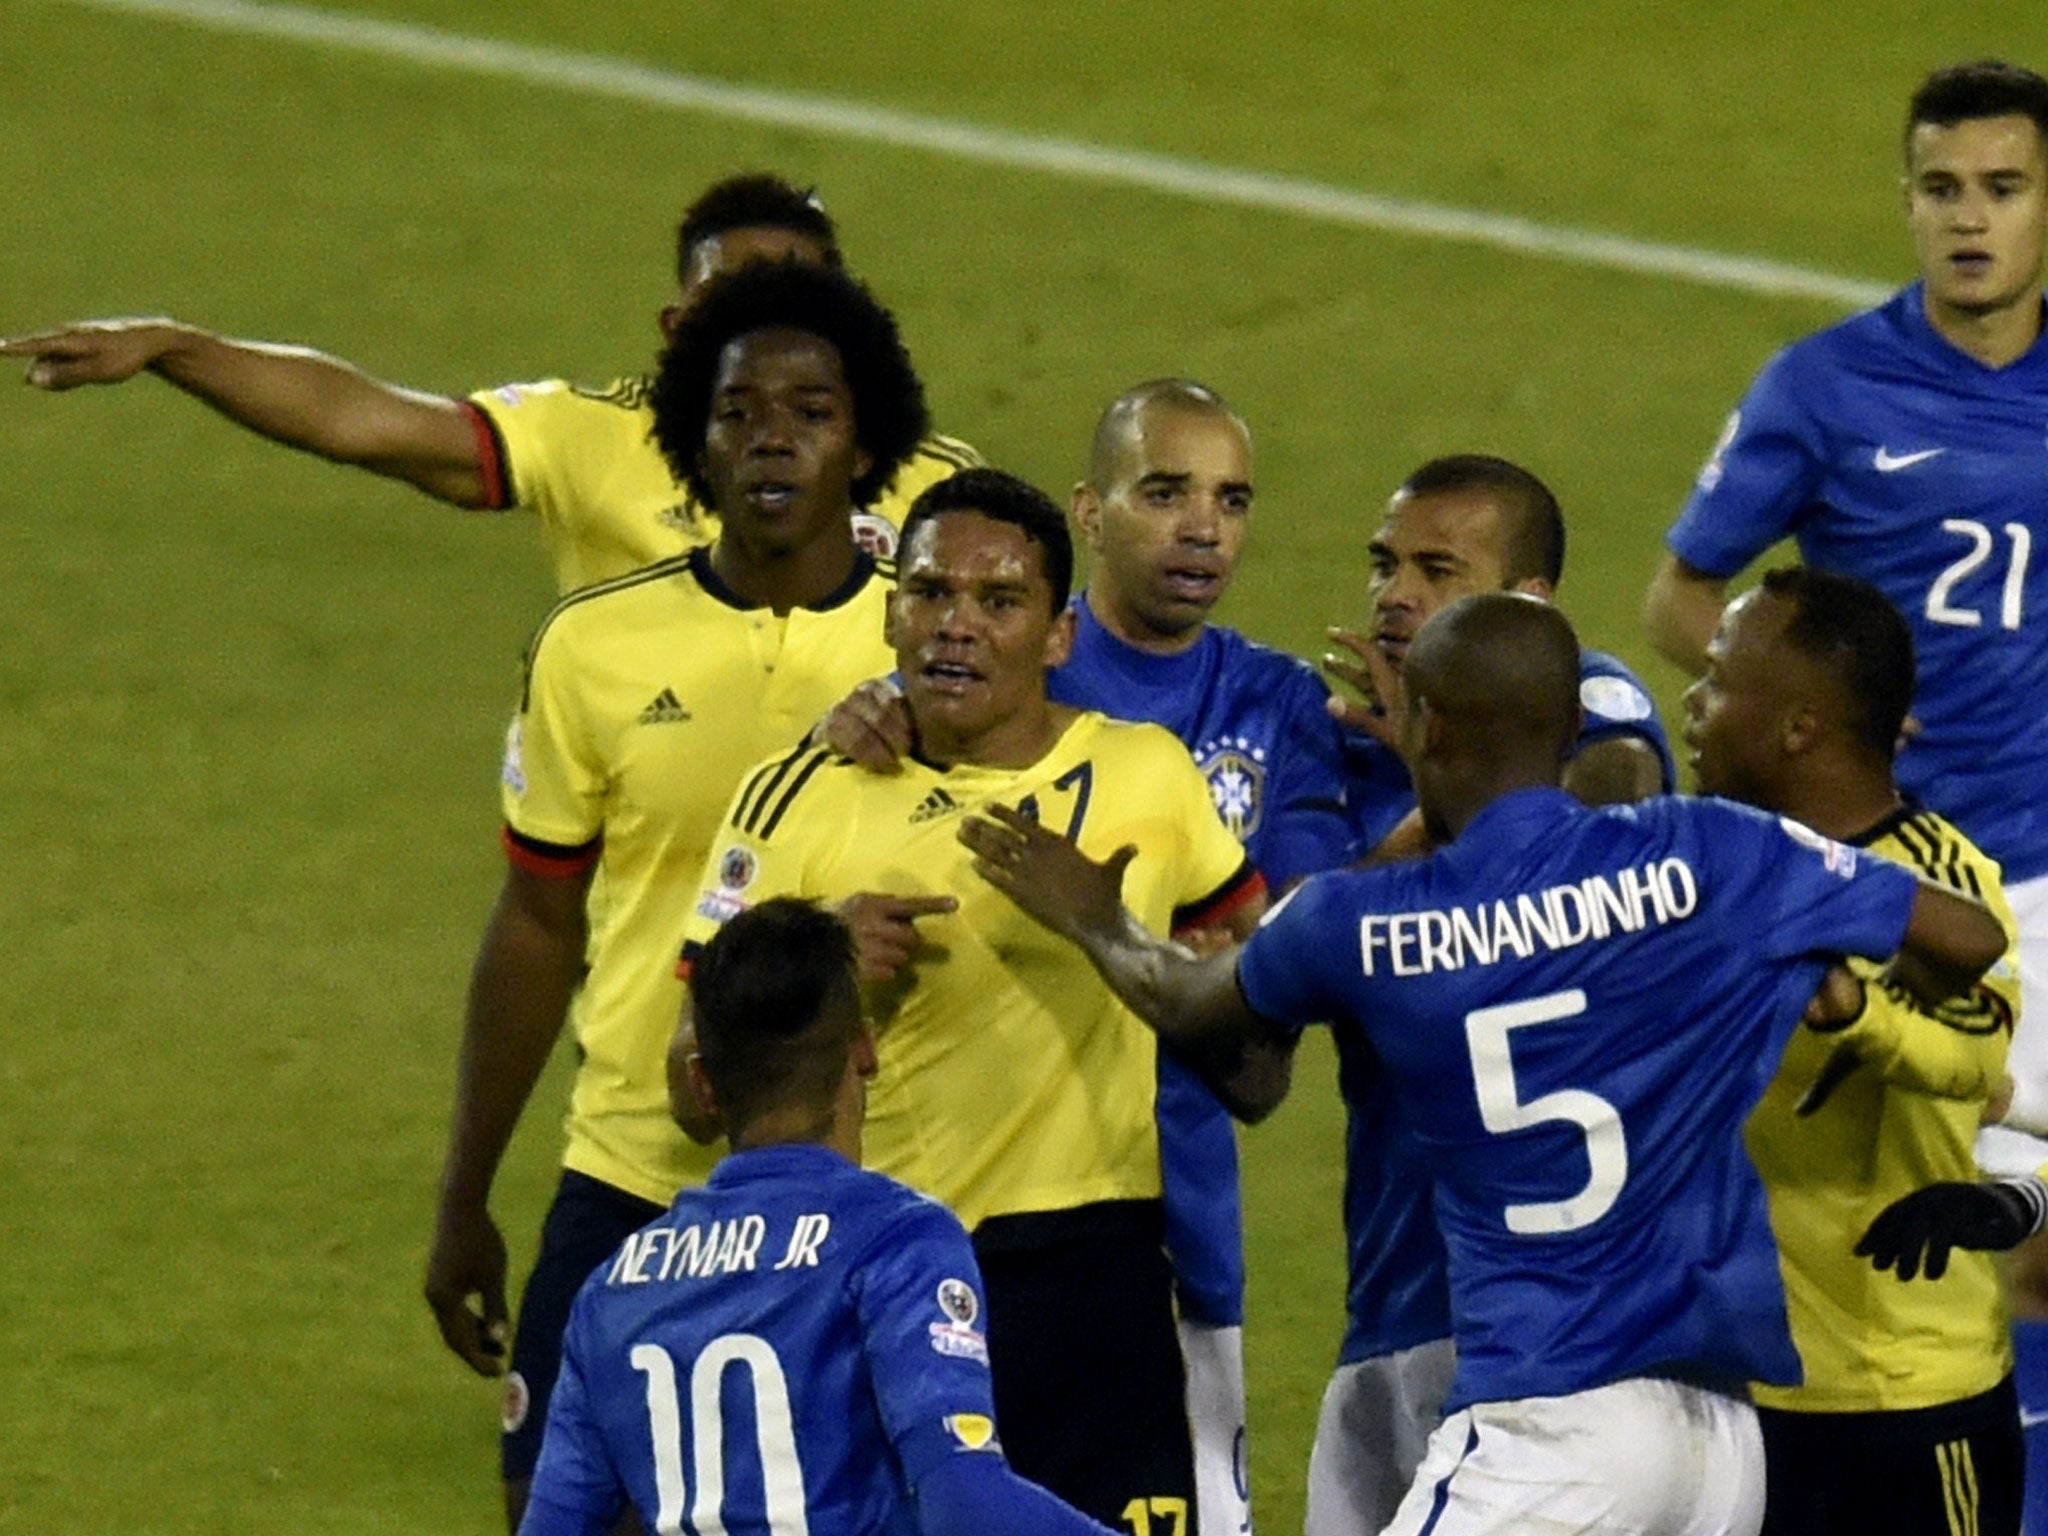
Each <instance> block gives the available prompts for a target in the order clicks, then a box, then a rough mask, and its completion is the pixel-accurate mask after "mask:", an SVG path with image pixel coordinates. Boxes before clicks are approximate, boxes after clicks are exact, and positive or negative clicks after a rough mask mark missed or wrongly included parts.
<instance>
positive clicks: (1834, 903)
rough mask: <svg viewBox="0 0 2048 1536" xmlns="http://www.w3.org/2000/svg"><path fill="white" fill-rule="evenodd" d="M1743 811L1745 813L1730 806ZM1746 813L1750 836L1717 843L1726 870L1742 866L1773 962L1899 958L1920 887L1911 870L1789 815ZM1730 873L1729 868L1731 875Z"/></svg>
mask: <svg viewBox="0 0 2048 1536" xmlns="http://www.w3.org/2000/svg"><path fill="white" fill-rule="evenodd" d="M1726 809H1728V810H1729V811H1731V812H1732V811H1735V810H1737V809H1738V808H1737V807H1733V806H1730V807H1727V808H1726ZM1744 814H1745V816H1746V817H1748V818H1749V820H1750V822H1751V826H1750V829H1749V830H1748V835H1747V836H1741V835H1735V834H1732V833H1731V835H1730V836H1728V837H1725V838H1716V839H1714V843H1713V846H1714V847H1715V849H1716V851H1717V852H1718V853H1719V854H1721V855H1722V862H1723V863H1724V865H1729V864H1733V863H1735V862H1736V861H1740V865H1741V869H1742V875H1739V876H1737V877H1736V878H1737V880H1741V879H1743V878H1744V877H1746V878H1747V881H1748V883H1749V884H1750V885H1751V886H1752V887H1753V891H1754V894H1753V897H1752V899H1751V901H1750V902H1749V903H1748V910H1749V911H1752V912H1754V913H1756V914H1757V918H1758V927H1759V928H1760V929H1761V930H1762V936H1763V943H1764V945H1765V948H1766V952H1767V953H1769V954H1770V956H1771V957H1772V958H1773V959H1792V958H1795V957H1797V956H1800V955H1816V954H1820V955H1862V956H1865V957H1867V958H1869V959H1873V960H1882V959H1885V958H1887V957H1889V956H1891V955H1893V954H1896V953H1897V952H1898V948H1899V945H1900V944H1901V943H1903V942H1904V940H1905V937H1906V923H1907V920H1908V919H1909V918H1910V917H1911V916H1912V912H1913V902H1914V900H1915V898H1916V897H1917V896H1918V894H1919V890H1920V882H1919V879H1918V878H1917V877H1916V876H1915V875H1914V874H1913V872H1912V871H1911V870H1909V869H1907V868H1905V866H1903V865H1900V864H1894V863H1893V862H1892V861H1891V860H1890V859H1884V858H1879V857H1878V856H1877V855H1875V854H1871V853H1865V852H1863V851H1862V850H1860V849H1856V848H1851V847H1849V846H1848V845H1847V844H1844V843H1838V842H1835V841H1834V840H1833V839H1832V838H1827V837H1823V836H1821V834H1820V833H1818V832H1815V831H1814V830H1813V829H1812V828H1810V827H1806V826H1803V825H1801V824H1800V823H1799V822H1796V821H1793V820H1791V819H1790V818H1789V817H1782V816H1777V817H1774V816H1767V815H1764V814H1762V813H1761V812H1747V811H1746V809H1745V810H1744ZM1724 873H1725V870H1724Z"/></svg>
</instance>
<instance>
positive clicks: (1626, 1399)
mask: <svg viewBox="0 0 2048 1536" xmlns="http://www.w3.org/2000/svg"><path fill="white" fill-rule="evenodd" d="M1763 1517H1764V1443H1763V1436H1762V1435H1761V1434H1760V1433H1759V1432H1758V1430H1757V1424H1756V1410H1754V1409H1753V1408H1751V1407H1750V1406H1749V1404H1747V1403H1745V1402H1740V1401H1738V1400H1736V1399H1735V1398H1732V1397H1724V1396H1722V1395H1721V1394H1720V1393H1718V1392H1708V1391H1705V1390H1703V1389H1701V1388H1699V1387H1688V1386H1682V1385H1680V1384H1679V1383H1677V1382H1675V1381H1661V1380H1655V1379H1652V1378H1648V1377H1635V1378H1632V1379H1630V1380H1628V1381H1618V1382H1615V1383H1613V1384H1612V1385H1609V1386H1605V1387H1597V1388H1595V1389H1594V1390H1592V1391H1590V1392H1575V1393H1573V1394H1571V1395H1570V1396H1568V1397H1525V1398H1522V1399H1519V1400H1518V1401H1513V1402H1504V1403H1479V1404H1476V1405H1474V1406H1473V1407H1470V1408H1465V1409H1461V1410H1460V1411H1458V1412H1457V1413H1454V1414H1452V1415H1451V1416H1450V1417H1449V1418H1447V1419H1445V1420H1444V1422H1443V1424H1442V1425H1441V1426H1440V1427H1439V1428H1438V1429H1437V1432H1436V1433H1435V1434H1434V1435H1432V1436H1431V1437H1430V1441H1429V1454H1428V1455H1427V1456H1425V1457H1424V1458H1423V1460H1422V1468H1421V1470H1420V1471H1419V1472H1417V1473H1416V1475H1415V1486H1414V1487H1413V1488H1411V1489H1409V1490H1408V1497H1407V1498H1405V1499H1403V1500H1402V1501H1401V1508H1400V1512H1399V1513H1398V1514H1396V1515H1395V1516H1394V1519H1393V1523H1392V1524H1390V1525H1389V1526H1387V1528H1386V1536H1510V1533H1513V1536H1567V1533H1579V1532H1586V1533H1592V1532H1598V1533H1600V1536H1756V1532H1757V1531H1758V1529H1759V1528H1760V1527H1761V1526H1762V1524H1763Z"/></svg>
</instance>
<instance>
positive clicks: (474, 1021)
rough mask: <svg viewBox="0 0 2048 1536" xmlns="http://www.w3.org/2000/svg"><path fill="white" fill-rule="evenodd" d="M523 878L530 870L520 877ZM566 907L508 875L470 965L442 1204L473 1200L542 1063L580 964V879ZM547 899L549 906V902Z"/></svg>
mask: <svg viewBox="0 0 2048 1536" xmlns="http://www.w3.org/2000/svg"><path fill="white" fill-rule="evenodd" d="M519 878H523V879H525V880H528V881H531V880H532V879H533V878H534V877H519ZM558 883H559V884H560V885H562V886H564V887H573V888H574V892H575V906H574V908H573V916H572V915H571V914H570V913H569V912H564V911H562V910H559V909H560V908H561V906H562V901H561V898H563V897H566V896H567V895H568V894H569V892H568V891H566V890H565V891H562V892H558V893H554V896H553V897H551V898H550V899H549V901H548V903H547V907H545V908H543V910H541V911H538V912H537V911H535V910H534V908H533V906H532V905H531V904H529V903H526V902H522V901H521V899H520V893H519V891H518V890H517V885H518V879H515V880H514V881H512V882H508V884H507V888H506V891H505V892H504V893H503V894H502V895H501V896H500V897H499V900H498V905H497V907H496V908H495V909H494V910H493V912H492V913H491V918H490V922H489V924H488V925H487V926H486V928H485V930H484V938H483V943H482V945H481V946H480V947H479V949H478V951H477V958H476V965H475V968H474V969H473V970H472V972H471V974H470V984H469V1002H468V1008H467V1011H466V1013H465V1016H464V1020H463V1030H462V1049H461V1055H460V1057H459V1059H458V1062H457V1067H456V1084H455V1110H454V1115H453V1117H452V1122H451V1126H450V1131H449V1141H448V1154H447V1161H446V1163H445V1164H444V1166H443V1169H442V1174H441V1199H442V1202H443V1204H444V1205H450V1206H461V1207H467V1208H478V1207H481V1206H482V1205H483V1204H484V1203H485V1202H486V1201H487V1200H488V1198H489V1195H490V1190H491V1183H492V1180H493V1179H494V1178H495V1177H496V1176H497V1171H498V1164H499V1162H500V1161H501V1160H502V1159H503V1157H504V1155H505V1148H506V1147H507V1146H509V1145H510V1144H511V1140H512V1133H513V1131H514V1130H515V1129H516V1128H517V1126H518V1124H519V1117H520V1115H521V1114H522V1113H523V1112H524V1110H525V1108H526V1101H527V1100H528V1099H529V1098H530V1097H531V1096H532V1094H533V1086H534V1084H535V1083H536V1082H538V1081H539V1079H540V1074H541V1072H542V1071H543V1070H544V1069H545V1068H546V1066H547V1060H548V1054H549V1052H550V1051H551V1050H552V1049H553V1048H554V1043H555V1039H556V1037H557V1036H558V1035H560V1033H561V1030H562V1021H563V1019H564V1018H565V1017H566V1016H567V1013H568V1008H569V1000H570V998H571V996H572V995H573V994H574V992H575V990H576V985H577V982H578V981H579V979H580V978H581V975H582V970H583V941H584V927H583V922H582V917H581V912H582V907H581V892H582V882H578V881H561V882H558ZM549 908H552V909H554V910H549Z"/></svg>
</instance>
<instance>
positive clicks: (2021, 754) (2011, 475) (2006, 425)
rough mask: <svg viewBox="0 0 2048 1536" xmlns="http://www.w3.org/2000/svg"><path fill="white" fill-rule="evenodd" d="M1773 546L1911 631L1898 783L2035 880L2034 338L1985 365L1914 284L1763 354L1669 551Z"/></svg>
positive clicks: (2044, 343)
mask: <svg viewBox="0 0 2048 1536" xmlns="http://www.w3.org/2000/svg"><path fill="white" fill-rule="evenodd" d="M1787 536H1790V537H1793V538H1796V539H1797V540H1798V544H1799V552H1800V555H1801V557H1802V558H1803V559H1804V560H1805V561H1806V562H1807V563H1808V564H1809V565H1815V566H1820V567H1822V568H1824V569H1827V570H1833V571H1841V572H1845V573H1846V574H1848V575H1851V576H1859V577H1861V578H1862V579H1863V580H1865V581H1868V582H1870V583H1871V584H1872V585H1874V586H1876V587H1878V588H1879V589H1880V590H1882V591H1883V592H1884V594H1885V595H1886V596H1887V597H1889V598H1890V599H1891V600H1892V602H1893V603H1894V604H1895V605H1896V606H1897V608H1898V609H1899V611H1900V612H1901V613H1903V614H1904V615H1905V616H1906V618H1907V621H1908V622H1909V623H1910V624H1911V625H1912V627H1913V640H1914V644H1915V645H1916V646H1917V647H1918V649H1919V679H1918V688H1917V691H1916V693H1915V695H1914V705H1913V713H1914V715H1915V716H1916V717H1917V718H1918V719H1919V721H1920V726H1921V729H1920V731H1919V733H1918V734H1917V735H1916V736H1914V737H1913V739H1912V740H1911V741H1910V742H1908V744H1907V746H1906V749H1905V751H1904V752H1903V753H1902V754H1901V755H1900V757H1899V763H1898V778H1899V782H1900V784H1901V785H1902V786H1904V787H1905V788H1906V789H1907V790H1908V791H1910V792H1911V793H1912V794H1913V795H1914V796H1916V797H1917V798H1918V799H1920V800H1921V801H1923V802H1924V803H1925V804H1927V805H1929V806H1931V807H1932V808H1933V809H1935V810H1937V811H1940V812H1941V813H1942V814H1943V815H1944V816H1946V817H1948V818H1949V819H1950V820H1951V821H1953V822H1955V823H1956V825H1957V826H1959V827H1961V828H1962V829H1963V830H1964V831H1965V832H1966V833H1968V834H1969V836H1970V838H1971V839H1972V840H1973V841H1974V842H1976V843H1977V845H1978V846H1979V847H1981V848H1982V849H1983V850H1984V851H1985V852H1986V853H1988V854H1990V855H1991V856H1992V857H1993V858H1995V859H1997V860H1998V861H1999V862H2000V863H2001V864H2002V865H2003V866H2004V868H2005V874H2006V878H2007V880H2008V881H2009V882H2010V881H2013V880H2029V879H2032V878H2034V877H2035V876H2037V875H2042V874H2048V795H2044V794H2043V792H2042V787H2041V784H2042V778H2043V775H2044V773H2048V543H2044V541H2048V336H2044V337H2043V338H2042V339H2041V340H2038V341H2036V342H2035V344H2034V346H2033V348H2032V350H2031V351H2029V352H2028V353H2027V354H2026V355H2025V356H2024V357H2021V358H2020V359H2019V360H2018V361H2016V362H2014V363H2012V364H2010V365H2009V366H2007V367H2004V368H1996V369H1994V368H1987V367H1985V366H1984V365H1983V364H1982V363H1979V362H1978V361H1977V360H1976V359H1975V358H1973V357H1970V356H1969V355H1968V354H1967V353H1964V352H1961V351H1958V350H1957V349H1956V348H1954V347H1952V346H1950V345H1949V344H1948V343H1947V342H1946V341H1944V340H1943V339H1942V338H1941V336H1940V335H1939V334H1938V333H1937V332H1936V331H1935V330H1934V328H1933V326H1931V325H1929V324H1928V322H1927V316H1926V312H1925V310H1924V309H1923V308H1922V294H1921V289H1920V285H1919V284H1917V283H1916V284H1914V285H1913V286H1911V287H1909V288H1906V289H1904V290H1902V291H1901V292H1899V293H1898V294H1896V295H1894V296H1893V297H1892V299H1891V300H1890V301H1888V302H1887V303H1885V304H1883V305H1882V306H1880V307H1879V308H1877V309H1874V310H1869V311H1867V312H1865V313H1863V314H1860V315H1856V316H1854V317H1852V318H1851V319H1849V320H1847V321H1844V322H1843V323H1842V324H1840V325H1837V326H1834V327H1833V328H1831V329H1829V330H1825V331H1821V332H1819V333H1818V334H1816V335H1813V336H1809V337H1807V338H1805V339H1804V340H1801V341H1798V342H1795V343H1794V344H1793V345H1792V346H1790V347H1788V348H1787V349H1786V350H1785V351H1783V352H1781V353H1779V354H1778V355H1777V357H1775V358H1773V359H1772V360H1771V362H1770V363H1769V364H1768V365H1767V366H1766V367H1765V368H1764V370H1763V372H1762V373H1761V374H1759V375H1758V376H1757V380H1756V382H1755V383H1754V384H1753V385H1752V386H1751V387H1750V391H1749V393H1748V395H1746V396H1745V397H1744V398H1743V401H1742V404H1741V405H1740V407H1738V408H1737V410H1736V412H1735V414H1734V415H1732V416H1731V417H1729V419H1728V424H1727V427H1726V428H1725V430H1724V431H1723V433H1722V436H1721V441H1720V444H1719V445H1718V446H1717V447H1716V448H1715V450H1714V454H1713V457H1712V458H1711V459H1710V460H1709V461H1708V463H1707V466H1706V468H1705V469H1703V470H1702V471H1701V472H1700V477H1699V482H1698V484H1697V485H1696V486H1695V487H1694V489H1693V494H1692V497H1691V499H1690V500H1689V501H1688V502H1687V503H1686V505H1685V510H1684V511H1683V512H1682V513H1681V514H1680V515H1679V518H1678V521H1677V523H1676V524H1675V525H1674V526H1673V527H1672V529H1671V532H1670V534H1669V535H1668V538H1667V542H1668V543H1669V545H1670V547H1671V551H1672V553H1673V554H1675V555H1677V556H1678V557H1679V558H1680V559H1681V560H1683V561H1685V563H1686V564H1687V565H1690V566H1692V567H1694V568H1695V569H1697V570H1700V571H1704V572H1706V573H1707V574H1709V575H1713V576H1732V575H1734V574H1735V573H1736V572H1738V571H1740V570H1741V569H1742V568H1743V567H1744V566H1745V565H1747V564H1748V563H1749V562H1750V561H1751V560H1753V559H1755V558H1756V557H1757V556H1758V555H1760V554H1762V553H1763V552H1764V550H1766V549H1767V548H1769V547H1770V545H1772V544H1773V543H1775V542H1776V541H1777V540H1779V539H1781V538H1785V537H1787ZM2037 543H2043V544H2044V547H2043V548H2042V549H2040V550H2036V549H2035V548H2034V546H2035V545H2036V544H2037Z"/></svg>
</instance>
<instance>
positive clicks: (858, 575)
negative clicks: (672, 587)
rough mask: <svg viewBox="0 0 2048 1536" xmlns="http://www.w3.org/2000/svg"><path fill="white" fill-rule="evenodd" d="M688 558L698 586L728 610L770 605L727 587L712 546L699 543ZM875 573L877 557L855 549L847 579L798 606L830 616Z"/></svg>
mask: <svg viewBox="0 0 2048 1536" xmlns="http://www.w3.org/2000/svg"><path fill="white" fill-rule="evenodd" d="M688 559H689V562H690V574H691V575H692V576H694V577H696V578H697V585H698V586H700V587H702V588H703V589H704V592H705V595H706V596H708V597H714V598H716V599H717V600H718V601H719V602H721V603H723V604H725V606H726V607H728V608H738V609H742V610H749V609H754V608H766V607H767V606H768V605H767V604H766V603H756V602H752V601H749V600H748V599H747V598H744V597H741V596H740V595H739V593H737V592H735V591H733V589H732V588H731V587H729V586H727V585H726V584H725V582H724V581H723V580H722V579H721V578H720V577H719V574H718V572H717V571H715V570H713V569H712V567H711V546H710V545H709V544H699V545H698V546H697V547H696V548H695V549H693V550H691V551H690V553H689V556H688ZM874 574H875V557H874V556H873V555H870V554H869V553H868V552H867V551H866V550H864V549H860V548H858V547H856V548H855V550H854V552H853V569H852V570H851V571H849V572H847V574H846V580H844V581H842V582H841V583H840V584H839V585H838V586H837V587H835V588H833V589H832V590H831V591H830V592H828V593H826V594H825V595H824V596H823V597H821V598H819V599H818V601H816V602H815V603H802V604H799V606H800V607H802V608H803V609H804V610H805V611H807V612H810V613H828V612H830V611H831V610H832V609H834V608H839V607H843V606H844V605H846V604H847V603H850V602H852V601H853V599H854V598H855V597H857V596H858V595H859V594H860V590H861V588H863V587H865V586H866V585H867V584H868V582H869V580H870V579H871V578H872V577H873V576H874Z"/></svg>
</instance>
